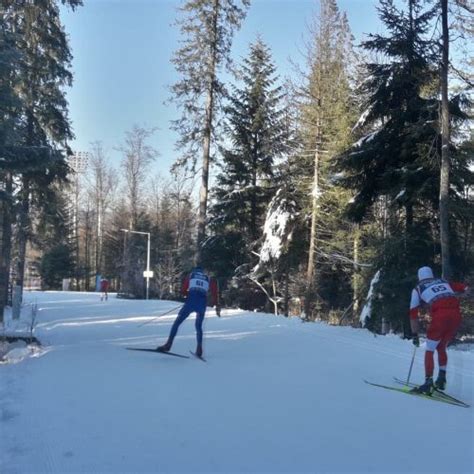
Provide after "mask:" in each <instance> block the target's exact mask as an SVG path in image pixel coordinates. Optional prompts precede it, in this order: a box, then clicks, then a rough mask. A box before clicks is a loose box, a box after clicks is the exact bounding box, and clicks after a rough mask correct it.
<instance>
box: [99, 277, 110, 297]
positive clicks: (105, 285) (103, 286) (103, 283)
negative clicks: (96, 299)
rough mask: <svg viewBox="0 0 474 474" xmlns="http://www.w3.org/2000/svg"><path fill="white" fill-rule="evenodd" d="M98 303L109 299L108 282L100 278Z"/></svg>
mask: <svg viewBox="0 0 474 474" xmlns="http://www.w3.org/2000/svg"><path fill="white" fill-rule="evenodd" d="M100 292H101V295H100V301H104V299H105V301H107V300H108V298H109V293H108V292H109V280H107V278H101V280H100Z"/></svg>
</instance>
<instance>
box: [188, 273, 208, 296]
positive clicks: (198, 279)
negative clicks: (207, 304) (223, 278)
mask: <svg viewBox="0 0 474 474" xmlns="http://www.w3.org/2000/svg"><path fill="white" fill-rule="evenodd" d="M191 290H194V291H196V290H197V291H202V292H203V293H207V292H208V290H209V280H208V278H207V276H206V275H202V274H199V273H193V274H192V275H191V278H190V279H189V291H191Z"/></svg>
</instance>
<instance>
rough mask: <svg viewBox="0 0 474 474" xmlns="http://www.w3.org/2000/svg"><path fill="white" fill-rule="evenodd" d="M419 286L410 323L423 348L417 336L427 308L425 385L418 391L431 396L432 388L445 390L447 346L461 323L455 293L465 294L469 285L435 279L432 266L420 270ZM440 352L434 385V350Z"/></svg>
mask: <svg viewBox="0 0 474 474" xmlns="http://www.w3.org/2000/svg"><path fill="white" fill-rule="evenodd" d="M418 281H419V283H418V285H417V286H416V287H415V288H414V289H413V291H412V293H411V302H410V323H411V330H412V333H413V344H414V345H415V346H417V347H418V346H419V345H420V340H419V337H418V312H419V310H420V308H423V309H425V308H426V309H428V310H429V313H430V316H431V323H430V325H429V327H428V329H427V331H426V337H427V340H426V352H425V377H426V380H425V383H424V384H423V385H421V386H420V387H419V388H418V391H420V392H422V393H431V392H432V391H433V388H434V387H436V388H437V389H439V390H444V388H445V387H446V366H447V364H448V355H447V353H446V346H447V345H448V343H449V341H451V340H452V339H454V336H455V335H456V332H457V330H458V328H459V326H460V324H461V309H460V307H459V301H458V298H457V296H456V294H459V293H464V292H465V291H466V290H467V286H466V285H464V284H463V283H454V282H447V281H446V280H443V279H441V278H434V276H433V271H432V270H431V268H430V267H422V268H420V269H419V270H418ZM435 350H437V351H438V363H439V374H438V378H437V379H436V382H435V384H433V371H434V357H433V353H434V351H435Z"/></svg>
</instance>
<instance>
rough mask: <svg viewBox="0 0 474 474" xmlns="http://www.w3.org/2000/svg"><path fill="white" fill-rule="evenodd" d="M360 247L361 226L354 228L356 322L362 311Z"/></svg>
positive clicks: (353, 293) (353, 311)
mask: <svg viewBox="0 0 474 474" xmlns="http://www.w3.org/2000/svg"><path fill="white" fill-rule="evenodd" d="M359 246H360V226H359V225H358V224H356V225H355V228H354V242H353V260H354V266H353V271H354V273H353V275H352V313H353V316H354V317H353V319H354V320H355V319H356V317H357V315H358V314H359V310H360V299H359V294H360V273H359V267H358V266H357V264H358V262H359Z"/></svg>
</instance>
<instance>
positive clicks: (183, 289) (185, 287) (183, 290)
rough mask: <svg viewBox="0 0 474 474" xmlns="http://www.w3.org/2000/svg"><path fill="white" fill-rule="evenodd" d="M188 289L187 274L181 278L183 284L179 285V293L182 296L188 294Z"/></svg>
mask: <svg viewBox="0 0 474 474" xmlns="http://www.w3.org/2000/svg"><path fill="white" fill-rule="evenodd" d="M188 289H189V276H187V277H186V278H185V279H184V280H183V285H182V287H181V295H182V296H184V297H186V296H188Z"/></svg>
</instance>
